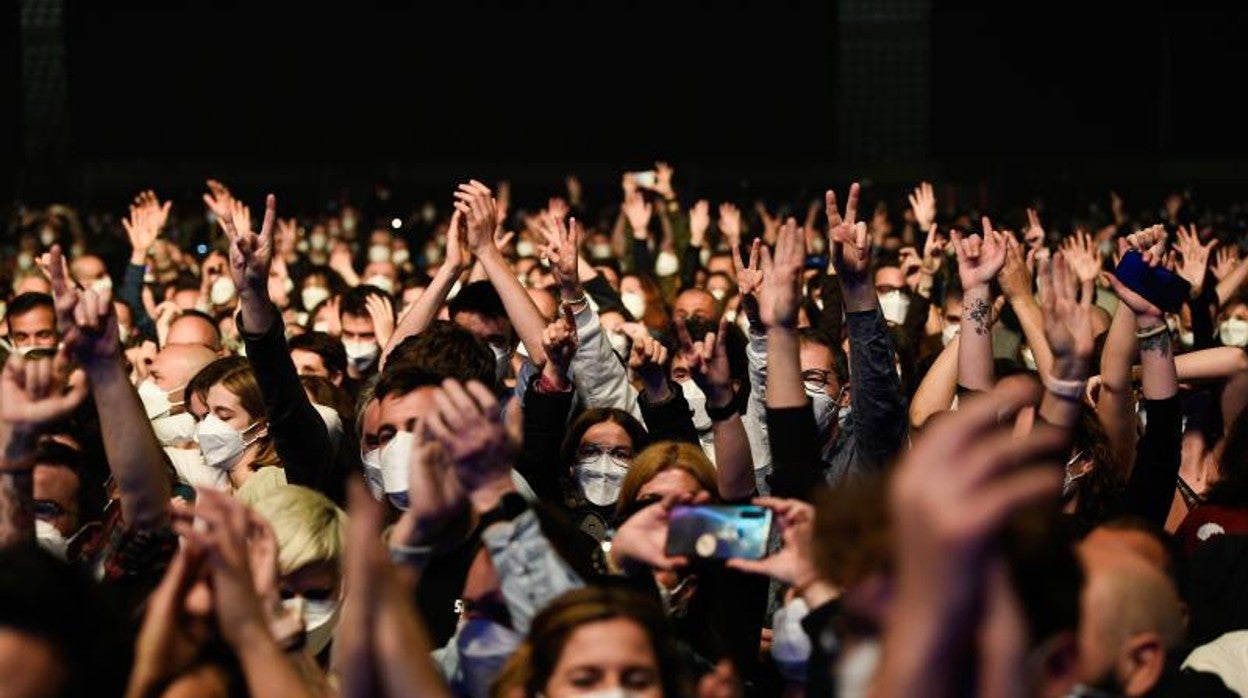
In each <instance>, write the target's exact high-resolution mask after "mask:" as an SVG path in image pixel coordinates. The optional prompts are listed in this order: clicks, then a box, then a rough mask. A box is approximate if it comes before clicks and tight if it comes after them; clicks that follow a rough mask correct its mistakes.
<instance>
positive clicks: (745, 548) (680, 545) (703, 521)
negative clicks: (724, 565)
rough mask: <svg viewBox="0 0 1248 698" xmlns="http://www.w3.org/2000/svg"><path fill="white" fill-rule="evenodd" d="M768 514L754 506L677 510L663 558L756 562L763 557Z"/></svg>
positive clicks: (765, 509) (669, 526)
mask: <svg viewBox="0 0 1248 698" xmlns="http://www.w3.org/2000/svg"><path fill="white" fill-rule="evenodd" d="M771 523H772V513H771V510H770V509H768V508H766V507H760V506H754V505H704V506H697V505H692V506H677V507H674V508H673V509H672V514H671V517H670V519H669V522H668V530H667V554H668V555H671V556H678V555H680V556H686V557H689V558H690V559H694V558H700V559H712V560H728V559H731V558H743V559H746V560H758V559H760V558H762V557H763V556H764V555H766V554H767V541H768V539H769V538H770V536H771Z"/></svg>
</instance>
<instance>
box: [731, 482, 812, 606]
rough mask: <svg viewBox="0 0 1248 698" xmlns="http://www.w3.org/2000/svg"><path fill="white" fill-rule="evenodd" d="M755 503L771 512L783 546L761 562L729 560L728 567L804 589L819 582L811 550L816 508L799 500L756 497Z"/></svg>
mask: <svg viewBox="0 0 1248 698" xmlns="http://www.w3.org/2000/svg"><path fill="white" fill-rule="evenodd" d="M754 503H755V504H757V505H759V506H764V507H767V508H768V509H771V510H772V512H774V516H775V520H776V522H777V523H778V524H779V527H780V531H781V537H782V539H783V541H784V545H783V546H782V547H781V548H780V549H779V550H777V551H776V552H774V553H772V554H770V555H768V556H767V557H765V558H763V559H761V560H745V559H733V560H729V561H728V563H727V566H728V567H730V568H732V569H735V570H740V571H742V572H749V573H751V574H763V575H767V576H768V577H771V578H772V579H775V580H776V581H779V582H781V583H782V584H788V585H791V586H798V587H803V586H806V585H808V584H810V583H811V582H813V581H814V580H816V579H818V577H819V574H818V572H817V571H816V570H815V565H814V561H813V560H812V558H811V550H810V543H811V538H812V536H813V533H814V525H815V508H814V507H813V506H811V505H810V504H809V503H807V502H803V501H801V500H798V499H781V498H779V497H759V498H758V499H755V500H754Z"/></svg>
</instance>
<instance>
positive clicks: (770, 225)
mask: <svg viewBox="0 0 1248 698" xmlns="http://www.w3.org/2000/svg"><path fill="white" fill-rule="evenodd" d="M754 212H755V213H757V214H758V220H759V221H761V222H762V224H763V235H762V238H763V241H764V242H766V243H767V244H768V245H770V244H773V243H774V242H775V240H776V235H777V234H779V232H780V224H781V220H780V216H773V215H771V211H768V210H767V204H765V203H763V202H762V201H755V202H754Z"/></svg>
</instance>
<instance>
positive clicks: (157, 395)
mask: <svg viewBox="0 0 1248 698" xmlns="http://www.w3.org/2000/svg"><path fill="white" fill-rule="evenodd" d="M184 387H186V384H185V383H184V384H182V385H180V386H178V387H177V388H174V389H173V390H170V391H165V390H161V388H160V386H159V385H156V381H153V380H152V379H151V378H148V379H146V380H144V381H143V382H142V383H139V388H138V392H139V400H142V401H143V411H144V412H146V413H147V418H148V419H156V418H157V417H165V416H168V414H169V412H170V411H171V410H172V409H173V408H174V407H177V406H179V405H181V404H182V402H181V401H178V402H172V401H170V400H169V393H171V392H176V391H179V390H181V389H182V388H184Z"/></svg>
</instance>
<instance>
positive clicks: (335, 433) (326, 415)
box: [312, 402, 344, 451]
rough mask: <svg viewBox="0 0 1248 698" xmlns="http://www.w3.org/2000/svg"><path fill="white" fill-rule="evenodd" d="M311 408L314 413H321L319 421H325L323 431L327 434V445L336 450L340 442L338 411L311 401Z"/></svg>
mask: <svg viewBox="0 0 1248 698" xmlns="http://www.w3.org/2000/svg"><path fill="white" fill-rule="evenodd" d="M312 408H313V409H315V410H316V413H317V414H319V415H321V421H323V422H325V432H326V434H327V435H328V436H329V445H330V447H332V448H333V449H334V451H337V450H338V444H340V443H342V434H343V431H344V429H343V428H342V417H340V416H338V411H337V410H335V409H334V408H332V407H328V406H326V405H322V404H320V403H316V402H314V403H312Z"/></svg>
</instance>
